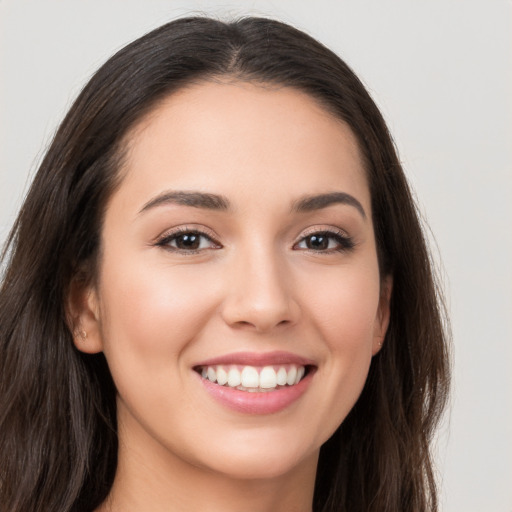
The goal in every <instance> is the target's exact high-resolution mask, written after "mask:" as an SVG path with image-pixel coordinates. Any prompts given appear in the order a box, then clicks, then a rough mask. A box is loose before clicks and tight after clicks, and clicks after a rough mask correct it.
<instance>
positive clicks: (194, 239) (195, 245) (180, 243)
mask: <svg viewBox="0 0 512 512" xmlns="http://www.w3.org/2000/svg"><path fill="white" fill-rule="evenodd" d="M174 242H175V245H176V247H177V248H178V249H185V250H196V249H199V246H200V244H201V236H200V235H197V234H196V233H184V234H182V235H178V236H177V237H176V238H175V239H174Z"/></svg>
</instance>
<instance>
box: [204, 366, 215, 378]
mask: <svg viewBox="0 0 512 512" xmlns="http://www.w3.org/2000/svg"><path fill="white" fill-rule="evenodd" d="M206 376H207V377H208V380H210V381H212V382H216V381H217V372H216V371H215V369H214V368H212V367H211V366H209V367H208V371H207V373H206Z"/></svg>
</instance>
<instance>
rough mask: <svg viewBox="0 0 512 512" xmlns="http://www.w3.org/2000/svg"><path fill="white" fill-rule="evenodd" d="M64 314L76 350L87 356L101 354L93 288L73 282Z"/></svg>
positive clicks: (97, 305)
mask: <svg viewBox="0 0 512 512" xmlns="http://www.w3.org/2000/svg"><path fill="white" fill-rule="evenodd" d="M66 314H67V322H68V326H69V329H70V331H71V333H72V335H73V342H74V344H75V346H76V348H77V349H78V350H80V351H81V352H86V353H88V354H96V353H98V352H101V351H102V350H103V342H102V337H101V328H100V326H101V323H100V308H99V300H98V295H97V292H96V290H95V288H94V287H93V286H91V285H86V284H85V283H84V282H83V281H79V280H74V281H73V282H72V283H71V286H70V290H69V294H68V300H67V308H66Z"/></svg>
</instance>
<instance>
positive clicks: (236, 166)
mask: <svg viewBox="0 0 512 512" xmlns="http://www.w3.org/2000/svg"><path fill="white" fill-rule="evenodd" d="M128 144H129V151H128V153H127V158H126V162H125V164H124V167H123V169H122V170H121V176H122V181H121V184H120V186H119V187H118V189H117V190H116V191H115V192H114V194H113V195H112V197H111V198H110V200H109V202H108V204H107V208H106V213H105V218H104V224H103V231H102V253H101V259H100V262H99V274H98V276H97V278H96V280H95V282H94V284H93V285H90V286H89V287H88V288H86V289H80V288H77V287H75V289H74V290H73V292H72V294H71V297H70V306H69V307H70V311H71V316H72V317H73V319H74V322H75V325H78V326H80V330H82V331H85V332H86V333H87V337H86V338H83V337H81V336H78V335H77V336H76V339H75V343H76V345H77V347H78V348H79V349H80V350H82V351H84V352H89V353H95V352H100V351H102V352H104V354H105V356H106V359H107V361H108V364H109V367H110V370H111V372H112V376H113V378H114V382H115V384H116V387H117V390H118V399H117V407H118V423H119V464H118V470H117V474H116V478H115V481H114V486H113V489H112V492H111V494H110V496H109V498H108V499H107V501H106V502H105V503H104V504H103V505H102V507H100V509H99V510H112V511H121V510H130V511H132V510H133V511H152V512H159V511H173V512H174V511H188V512H190V511H205V510H208V511H212V512H216V511H222V512H229V511H240V510H244V511H247V512H271V511H283V510H294V511H296V512H301V511H302V512H306V511H310V510H311V503H312V498H313V490H314V479H315V472H316V466H317V460H318V453H319V449H320V446H321V445H322V444H323V443H324V442H325V441H326V440H327V439H328V438H329V437H330V436H331V434H332V433H333V432H334V431H335V430H336V428H337V427H338V426H339V425H340V423H341V422H342V421H343V420H344V418H345V417H346V415H347V414H348V412H349V411H350V409H351V408H352V406H353V405H354V403H355V402H356V400H357V398H358V396H359V394H360V392H361V390H362V388H363V385H364V382H365V380H366V377H367V373H368V369H369V366H370V363H371V360H372V357H373V356H374V355H375V354H376V353H377V352H378V351H379V349H380V346H381V343H382V341H383V339H384V335H385V332H386V329H387V325H388V319H389V295H390V290H391V281H390V279H389V278H385V279H382V278H381V276H380V275H379V268H378V261H377V252H376V246H375V239H374V232H373V225H372V214H371V201H370V194H369V189H368V184H367V180H366V176H365V171H364V168H363V164H362V160H361V157H360V154H359V150H358V146H357V142H356V140H355V137H354V136H353V134H352V132H351V131H350V129H349V128H348V126H347V125H345V124H344V123H342V122H341V121H339V120H337V119H336V118H334V117H333V116H332V115H331V114H329V113H327V112H326V111H325V109H323V108H322V107H321V106H320V105H319V104H318V103H317V102H316V101H315V100H314V99H312V98H310V97H309V96H307V95H305V94H304V93H301V92H298V91H296V90H293V89H291V88H271V87H268V86H261V85H253V84H248V83H240V82H221V83H219V82H205V83H200V84H195V85H193V86H190V87H188V88H185V89H183V90H181V91H178V92H177V93H174V94H173V95H171V96H170V97H169V98H167V99H166V100H165V101H164V102H163V103H161V104H160V105H159V106H158V107H157V108H156V109H155V111H154V112H152V113H151V114H150V115H149V116H147V117H146V118H145V119H143V120H142V121H141V122H140V123H139V124H138V125H137V126H136V127H135V128H134V129H133V130H132V132H131V133H130V134H129V137H128ZM187 237H188V238H187ZM191 237H192V238H191ZM194 237H195V238H194ZM187 244H188V245H187ZM275 351H282V352H285V353H287V354H292V355H293V356H294V357H295V356H296V357H300V358H304V359H306V360H307V361H309V362H310V364H309V365H308V368H309V370H308V373H309V376H308V377H307V378H308V380H307V381H305V382H306V383H307V385H305V386H304V391H303V392H302V393H301V394H300V396H298V398H296V399H294V400H293V401H292V402H291V403H290V404H288V405H287V406H285V407H283V408H281V409H279V410H277V411H274V412H270V413H261V412H260V413H251V412H243V411H240V410H234V409H233V408H230V407H228V406H226V405H225V404H224V403H221V402H219V401H218V400H217V399H216V398H215V397H213V396H212V394H211V393H209V392H208V391H207V390H206V388H205V386H204V385H203V384H204V383H203V382H202V381H203V379H202V378H201V377H200V375H199V374H198V371H197V370H198V368H197V365H198V364H199V363H201V362H202V361H207V360H209V359H213V358H219V357H220V358H222V357H225V356H226V355H230V356H233V354H235V357H236V354H239V353H241V352H243V353H250V354H257V355H261V354H268V353H275ZM272 392H273V391H270V392H269V393H272Z"/></svg>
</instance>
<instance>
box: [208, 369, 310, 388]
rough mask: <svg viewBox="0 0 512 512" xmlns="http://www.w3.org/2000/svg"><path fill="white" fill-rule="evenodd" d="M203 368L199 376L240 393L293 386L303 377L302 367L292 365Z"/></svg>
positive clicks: (303, 370)
mask: <svg viewBox="0 0 512 512" xmlns="http://www.w3.org/2000/svg"><path fill="white" fill-rule="evenodd" d="M240 368H241V367H240V366H235V365H233V366H221V365H218V366H217V365H215V366H205V367H203V368H201V376H202V377H203V379H208V380H209V381H210V382H216V383H217V384H219V385H220V386H225V385H227V386H229V387H231V388H238V389H240V390H242V391H249V392H255V391H259V392H262V391H271V390H273V389H276V388H277V387H278V386H286V385H288V386H293V385H295V384H298V383H299V382H300V381H301V379H302V378H303V377H304V374H305V372H306V369H305V367H304V366H298V367H297V366H296V365H294V364H291V365H285V366H280V367H279V368H278V369H277V370H276V368H277V367H273V366H265V367H263V368H261V367H254V366H244V367H243V368H242V370H241V371H240Z"/></svg>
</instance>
